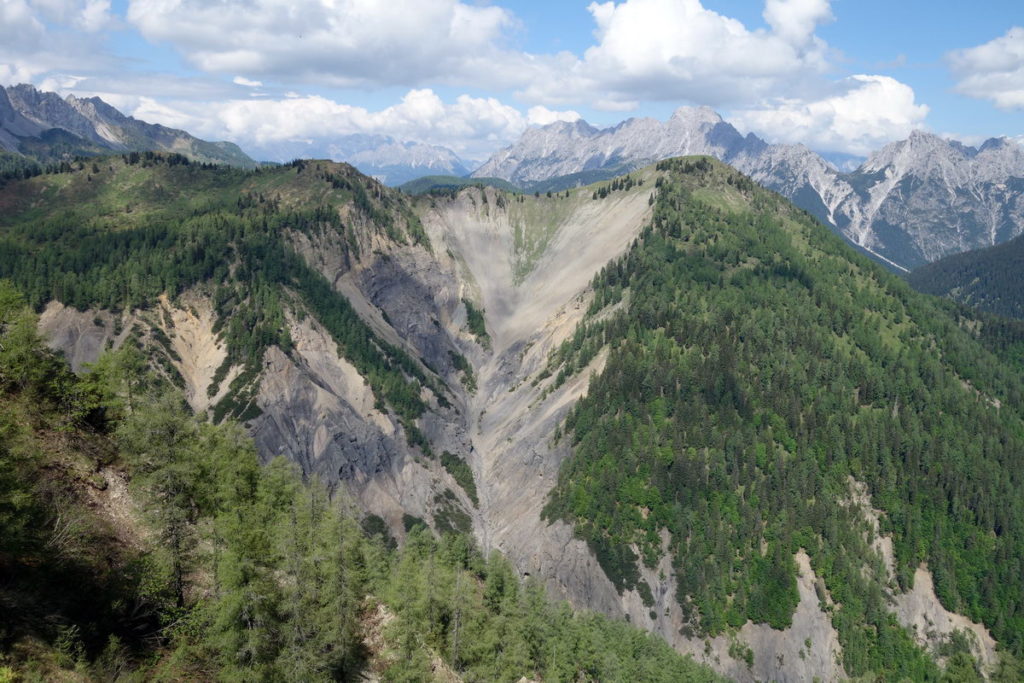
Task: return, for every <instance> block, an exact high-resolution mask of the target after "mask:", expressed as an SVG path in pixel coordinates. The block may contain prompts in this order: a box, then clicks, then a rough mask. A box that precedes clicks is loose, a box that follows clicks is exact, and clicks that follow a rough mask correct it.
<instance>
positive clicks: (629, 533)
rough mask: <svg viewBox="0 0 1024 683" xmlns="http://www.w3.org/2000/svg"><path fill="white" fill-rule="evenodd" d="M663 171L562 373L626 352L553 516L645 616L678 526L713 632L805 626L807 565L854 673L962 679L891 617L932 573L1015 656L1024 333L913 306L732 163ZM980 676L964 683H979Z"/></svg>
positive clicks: (1023, 485)
mask: <svg viewBox="0 0 1024 683" xmlns="http://www.w3.org/2000/svg"><path fill="white" fill-rule="evenodd" d="M658 168H659V170H661V171H663V173H664V176H663V178H662V179H660V180H659V181H658V183H657V188H656V195H655V199H654V213H653V218H652V221H651V223H650V225H649V226H648V227H646V228H645V229H644V230H643V232H642V234H641V235H640V236H639V238H638V239H637V240H636V242H635V243H634V245H633V247H632V248H631V249H630V250H629V251H628V253H627V254H626V255H625V256H623V257H622V258H620V259H618V260H616V261H614V262H613V263H611V264H609V265H608V266H606V267H605V268H604V269H603V271H602V272H601V273H600V274H599V275H598V276H597V277H596V278H595V280H594V283H593V290H594V299H593V303H592V305H591V307H590V310H589V313H588V317H587V318H586V319H585V321H584V323H583V324H581V325H580V327H579V328H578V329H577V331H576V333H575V335H574V337H573V338H572V339H571V340H569V341H568V342H566V343H565V344H564V345H563V347H562V348H561V349H560V350H558V351H557V352H556V354H555V355H554V356H553V358H552V361H551V363H550V365H549V367H548V369H547V370H546V371H545V372H546V373H552V374H556V378H555V380H554V381H555V382H556V383H561V382H562V381H564V380H565V379H566V378H567V377H568V376H569V375H571V374H573V373H575V372H578V371H580V370H581V369H583V368H585V367H587V365H588V364H589V362H590V361H591V360H592V359H593V358H595V356H596V355H597V353H598V352H599V351H600V350H601V349H602V348H608V349H609V355H608V358H607V362H606V364H605V366H604V369H603V371H602V372H600V374H598V375H596V376H595V377H593V378H592V379H591V381H590V385H589V390H588V393H587V395H586V396H585V397H584V398H583V399H581V400H580V402H579V403H578V404H577V405H576V407H575V408H574V409H573V410H572V412H571V414H570V415H569V417H568V418H567V420H566V424H565V430H564V431H565V434H564V436H563V437H562V438H564V439H567V440H569V442H570V443H571V444H572V446H573V454H572V456H571V457H570V458H569V459H568V460H567V461H566V462H565V463H564V464H563V466H562V470H561V473H560V477H559V482H558V484H557V486H556V488H555V490H554V491H553V493H552V496H551V499H550V502H549V504H548V506H547V507H546V510H545V514H546V515H547V516H548V518H549V519H557V518H561V519H565V520H567V521H569V522H571V523H572V524H573V525H574V526H575V529H576V533H577V534H578V535H579V536H580V537H582V538H583V539H585V540H586V541H587V542H588V543H589V545H590V547H591V548H592V549H593V551H594V552H595V554H596V555H597V558H598V560H599V561H600V563H601V566H602V567H603V568H604V570H605V572H606V573H607V574H608V576H609V578H611V579H612V581H613V582H614V583H615V585H616V586H617V587H618V588H619V590H620V591H622V590H625V589H632V588H635V589H637V590H638V591H639V593H640V595H641V596H642V597H643V598H644V600H645V602H648V603H649V604H650V603H651V590H650V587H649V586H648V585H647V584H646V583H644V582H643V581H642V580H641V578H640V574H639V571H638V567H639V565H640V563H644V564H646V565H647V566H648V567H654V566H655V563H656V562H657V560H658V558H659V557H660V556H661V553H662V552H663V549H662V541H661V538H660V535H659V532H660V531H661V530H663V529H667V530H668V531H669V533H670V542H669V546H668V550H667V551H668V552H669V553H670V555H671V557H672V562H673V566H674V568H675V572H676V576H677V579H678V592H677V596H676V598H677V600H678V602H679V604H680V606H681V607H682V609H683V611H684V614H685V616H686V617H687V619H688V626H687V627H686V629H685V630H687V631H688V632H689V633H690V634H693V635H700V634H709V635H711V634H718V633H722V632H723V631H727V630H729V629H734V628H738V627H739V626H741V625H742V624H744V623H745V622H746V621H747V620H748V619H749V620H752V621H754V622H758V623H767V624H770V625H771V626H772V627H774V628H784V627H786V626H788V625H789V623H790V621H791V618H792V614H793V610H794V608H795V606H796V604H797V601H798V595H797V591H796V582H795V572H796V568H795V565H794V563H793V561H792V558H793V555H794V553H796V552H797V551H798V550H799V549H805V550H806V552H807V553H808V554H809V555H810V558H811V562H812V567H813V569H814V571H815V573H816V574H817V575H818V576H819V577H821V578H822V579H823V580H824V587H825V588H826V589H827V591H828V593H829V595H830V596H831V599H832V600H833V601H834V602H835V606H832V607H829V606H827V605H826V601H825V599H824V597H823V596H821V595H819V597H820V598H821V599H822V606H823V607H825V608H826V609H827V610H828V611H829V612H830V616H831V619H832V623H833V625H834V626H835V628H836V629H837V631H838V634H839V637H840V641H841V643H842V646H843V665H844V667H845V670H846V672H847V673H848V674H850V675H853V676H861V675H868V674H871V675H873V676H879V677H881V678H884V679H886V680H897V679H902V678H909V679H912V680H937V679H938V678H939V677H940V676H941V675H942V674H941V672H940V670H939V669H938V667H937V665H936V664H935V661H934V659H933V658H932V657H933V656H934V655H936V654H937V653H934V652H933V653H929V654H930V655H931V656H929V654H926V653H925V652H924V651H923V650H922V649H921V648H920V647H919V646H917V645H916V644H915V642H914V641H913V639H912V637H911V635H910V634H909V633H908V631H907V630H906V629H904V628H903V627H901V626H900V625H899V624H898V623H897V621H896V619H895V617H894V616H893V615H892V614H891V612H890V610H889V609H888V597H887V595H889V594H891V593H892V592H893V591H900V590H905V589H907V588H908V587H909V584H910V582H911V581H912V579H913V573H914V570H915V568H916V567H917V566H918V565H919V564H921V563H927V566H928V568H929V570H930V571H931V572H932V574H933V576H934V582H935V589H936V592H937V595H938V596H939V598H940V599H941V601H942V603H943V604H944V605H945V606H946V607H947V608H948V609H951V610H954V611H957V612H959V613H962V614H965V615H967V616H968V617H970V618H971V619H973V620H976V621H980V622H982V623H984V624H985V625H986V626H987V627H988V628H989V629H990V630H991V632H992V634H993V636H994V637H995V638H996V639H997V640H998V641H999V643H1000V644H1001V646H1002V647H1003V648H1005V651H1006V652H1007V653H1012V656H1010V657H1008V658H1007V661H1011V660H1012V659H1013V656H1016V657H1019V656H1020V655H1021V653H1022V649H1024V584H1022V580H1021V577H1022V576H1024V480H1022V477H1024V470H1022V467H1021V465H1022V458H1024V420H1022V417H1024V380H1022V374H1021V366H1020V355H1019V352H1020V349H1021V342H1022V340H1024V328H1022V327H1021V326H1019V325H1015V324H1012V323H1009V322H1005V321H1004V322H1001V323H1000V324H992V325H988V324H981V323H980V322H979V320H978V319H977V318H976V317H974V316H972V314H971V313H970V312H969V311H967V310H966V309H962V308H959V307H957V306H956V305H955V304H952V303H949V304H947V303H944V302H941V301H939V300H937V299H933V298H930V297H926V296H923V295H920V294H917V293H915V292H913V291H912V290H911V289H910V288H909V287H908V286H907V284H906V283H905V282H904V281H903V280H901V279H899V278H897V277H895V276H893V275H890V274H888V273H886V272H884V271H883V269H881V268H880V267H878V266H876V265H874V264H872V263H870V262H869V261H868V260H867V259H865V258H862V257H860V256H858V255H856V254H854V253H853V252H852V251H851V250H850V249H848V248H846V247H845V246H844V245H843V244H842V243H841V241H840V240H839V239H838V238H837V237H835V236H834V235H832V234H831V233H829V231H828V230H827V229H825V228H824V227H823V226H821V225H820V224H819V223H817V222H816V221H815V220H814V219H813V218H811V217H810V216H809V215H807V214H806V213H804V212H801V211H799V210H797V209H795V208H794V207H792V206H791V205H790V204H788V203H787V202H785V201H784V200H783V199H782V198H781V197H779V196H777V195H775V194H773V193H770V192H767V191H765V190H762V189H760V188H758V187H757V186H755V185H754V184H753V183H752V182H751V181H750V180H749V179H747V178H745V177H744V176H742V175H740V174H738V173H736V172H735V171H733V170H731V169H729V168H728V167H726V166H724V165H722V164H720V163H718V162H714V161H712V160H710V159H688V160H670V161H667V162H661V163H660V164H659V165H658ZM627 293H628V297H627V296H626V294H627ZM616 304H621V305H619V306H618V307H617V308H610V307H612V306H614V305H616ZM608 311H611V313H608ZM857 482H863V483H864V484H866V485H867V487H868V491H869V493H870V496H871V500H872V504H873V505H874V506H875V507H876V508H878V509H880V510H881V511H882V513H883V514H882V518H881V524H882V529H881V531H882V533H884V534H888V535H891V537H892V539H893V542H894V547H895V556H896V557H895V559H896V572H895V577H893V578H892V581H890V579H889V577H888V576H887V572H886V570H885V568H884V566H883V565H882V563H881V558H880V557H879V556H878V555H877V554H876V553H874V552H873V551H871V550H870V547H869V542H870V540H871V539H870V534H869V533H868V532H867V531H866V527H865V525H864V522H863V520H862V518H861V517H860V514H859V513H858V512H857V511H856V509H855V508H854V507H853V506H852V505H850V500H851V497H852V496H853V491H852V488H853V487H854V486H856V485H857ZM631 547H636V548H638V549H639V555H638V554H637V553H634V552H633V551H632V550H631ZM946 647H947V654H948V653H949V648H952V651H956V649H957V647H956V644H955V643H948V644H947V646H946ZM970 661H971V660H970V658H969V657H967V656H966V655H965V654H964V653H963V652H961V653H960V655H959V656H958V657H954V658H953V659H952V660H950V662H951V664H950V665H949V666H950V667H951V668H950V669H948V670H947V674H946V675H949V676H953V677H954V678H957V677H965V678H967V679H970V678H972V677H976V676H977V672H976V670H975V669H974V665H973V664H972V663H970ZM1011 666H1012V664H1011ZM1005 675H1007V676H1008V677H1009V678H1010V679H1012V678H1013V675H1012V674H1005Z"/></svg>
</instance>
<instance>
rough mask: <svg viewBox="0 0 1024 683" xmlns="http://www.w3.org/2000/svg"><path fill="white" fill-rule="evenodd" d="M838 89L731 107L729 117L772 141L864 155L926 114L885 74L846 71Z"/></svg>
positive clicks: (902, 134) (908, 91)
mask: <svg viewBox="0 0 1024 683" xmlns="http://www.w3.org/2000/svg"><path fill="white" fill-rule="evenodd" d="M838 89H839V92H837V93H835V94H832V95H830V96H827V97H823V98H821V99H817V100H811V101H802V100H776V101H773V102H771V103H770V105H766V106H764V107H759V108H748V109H739V110H734V111H733V112H732V116H731V120H732V121H733V122H734V123H736V125H737V126H739V127H740V128H743V129H746V130H752V131H755V132H757V133H759V134H760V135H763V136H764V137H766V138H768V139H769V140H771V141H772V142H789V143H798V142H802V143H804V144H806V145H807V146H809V147H811V148H814V149H818V150H824V151H840V152H847V153H850V154H858V155H866V154H869V153H870V152H872V151H873V150H875V149H878V148H879V147H881V146H882V145H884V144H885V143H887V142H890V141H892V140H896V139H899V138H903V137H906V136H907V135H909V134H910V133H911V131H913V130H914V129H916V128H920V127H921V126H922V125H923V124H924V119H925V117H926V116H927V115H928V107H927V105H924V104H917V103H916V102H915V97H914V91H913V89H912V88H911V87H910V86H908V85H906V84H904V83H901V82H899V81H897V80H895V79H893V78H890V77H888V76H868V75H858V76H851V77H850V78H848V79H845V80H843V81H842V82H841V83H839V84H838Z"/></svg>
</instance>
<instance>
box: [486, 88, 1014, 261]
mask: <svg viewBox="0 0 1024 683" xmlns="http://www.w3.org/2000/svg"><path fill="white" fill-rule="evenodd" d="M690 154H705V155H709V156H712V157H715V158H717V159H720V160H722V161H724V162H726V163H728V164H730V165H732V166H733V167H735V168H737V169H738V170H740V171H742V172H743V173H746V174H747V175H749V176H751V177H752V178H753V179H754V180H756V181H757V182H759V183H761V184H762V185H764V186H765V187H767V188H769V189H772V190H775V191H777V192H779V193H780V194H782V195H783V196H785V197H787V198H788V199H791V200H792V201H793V202H794V203H795V204H797V205H798V206H800V207H801V208H803V209H805V210H807V211H809V212H810V213H812V214H814V215H815V216H816V217H817V218H819V219H820V220H822V221H823V222H825V223H826V224H828V225H830V226H832V227H833V228H834V229H835V230H836V231H837V232H838V233H839V234H841V235H842V236H844V237H846V238H847V239H848V240H850V241H851V242H852V243H854V244H856V245H857V246H859V247H861V248H863V249H864V250H866V251H867V252H869V253H871V254H873V255H875V256H876V257H878V258H880V259H881V260H883V261H885V262H887V263H889V264H890V265H891V266H893V267H895V268H897V269H900V270H910V269H912V268H914V267H916V266H919V265H922V264H924V263H928V262H930V261H934V260H936V259H938V258H941V257H943V256H946V255H948V254H954V253H959V252H962V251H966V250H969V249H976V248H979V247H984V246H991V245H993V244H998V243H1000V242H1004V241H1006V240H1009V239H1012V238H1013V237H1015V236H1017V235H1019V234H1021V232H1024V148H1022V147H1021V145H1020V144H1018V143H1016V142H1013V141H1011V140H1009V139H1007V138H993V139H990V140H988V141H986V142H985V143H984V144H983V145H981V146H980V147H978V148H974V147H969V146H966V145H963V144H961V143H959V142H956V141H952V140H945V139H943V138H940V137H938V136H936V135H931V134H928V133H923V132H915V133H913V134H911V136H910V137H909V138H908V139H906V140H902V141H899V142H894V143H891V144H889V145H886V146H885V147H884V148H882V149H881V150H880V151H878V152H876V153H874V154H872V155H871V156H870V157H869V158H868V159H867V160H866V161H864V162H863V163H862V164H860V165H859V166H858V167H857V168H856V169H855V170H852V171H844V170H841V169H843V168H848V167H849V165H850V164H851V162H853V163H856V158H851V157H841V158H840V157H836V158H833V159H831V160H830V161H826V159H825V158H823V157H822V156H821V155H819V154H817V153H815V152H813V151H811V150H810V149H808V148H807V147H805V146H804V145H771V144H768V143H767V142H765V141H764V140H762V139H761V138H759V137H757V136H756V135H753V134H748V135H746V136H744V135H742V134H741V133H740V132H739V131H738V130H737V129H736V128H735V127H733V126H732V125H731V124H729V123H727V122H726V121H724V120H723V119H722V117H721V116H719V115H718V114H717V113H715V112H714V111H713V110H711V109H709V108H707V107H683V108H681V109H679V110H677V111H676V112H675V113H674V114H673V115H672V117H671V118H670V119H669V120H668V121H666V122H664V123H662V122H660V121H657V120H654V119H650V118H640V119H629V120H627V121H623V122H622V123H620V124H618V125H616V126H613V127H611V128H605V129H597V128H595V127H593V126H591V125H590V124H588V123H586V122H585V121H582V120H581V121H576V122H574V123H566V122H557V123H552V124H550V125H548V126H544V127H541V128H531V129H529V130H528V131H526V132H525V133H524V134H523V136H522V137H521V138H520V140H519V141H518V142H517V143H516V144H514V145H512V146H511V147H507V148H505V149H503V150H501V151H499V152H497V153H496V154H495V155H494V156H492V157H491V159H490V160H488V161H487V162H486V163H485V164H483V165H482V166H481V167H480V168H478V169H477V170H476V171H474V173H473V175H474V176H477V177H497V178H504V179H506V180H509V181H511V182H513V183H516V184H518V185H520V186H523V187H524V188H527V189H550V190H558V189H564V188H566V187H571V186H574V185H578V184H585V183H589V182H594V181H596V180H601V179H605V178H611V177H613V176H615V175H618V174H620V173H624V172H627V171H629V170H632V169H635V168H639V167H642V166H645V165H647V164H650V163H652V162H654V161H657V160H660V159H665V158H668V157H673V156H684V155H690ZM833 162H834V163H833ZM837 164H838V167H837Z"/></svg>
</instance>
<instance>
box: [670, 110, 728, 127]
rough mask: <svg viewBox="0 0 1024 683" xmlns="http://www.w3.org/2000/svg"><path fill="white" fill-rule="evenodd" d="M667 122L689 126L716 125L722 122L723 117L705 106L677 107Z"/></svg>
mask: <svg viewBox="0 0 1024 683" xmlns="http://www.w3.org/2000/svg"><path fill="white" fill-rule="evenodd" d="M668 122H669V124H683V125H685V126H687V127H689V128H695V127H697V126H701V125H706V126H716V125H718V124H719V123H723V122H724V119H722V117H721V116H720V115H719V113H718V112H717V111H715V110H714V109H712V108H711V107H707V106H700V107H679V108H678V109H676V110H675V111H674V112H673V113H672V116H671V117H669V120H668Z"/></svg>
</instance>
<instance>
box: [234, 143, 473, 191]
mask: <svg viewBox="0 0 1024 683" xmlns="http://www.w3.org/2000/svg"><path fill="white" fill-rule="evenodd" d="M250 152H252V153H253V154H255V155H256V156H257V157H259V158H260V159H267V160H270V161H279V162H286V161H291V160H292V159H330V160H332V161H344V162H346V163H349V164H352V165H353V166H355V167H356V168H358V169H359V170H360V171H361V172H362V173H365V174H366V175H369V176H373V177H375V178H377V179H378V180H380V181H381V182H382V183H385V184H387V185H391V186H397V185H401V184H403V183H407V182H409V181H411V180H416V179H417V178H422V177H424V176H432V175H444V176H459V177H461V176H467V175H469V172H470V170H471V168H473V166H475V165H477V164H475V163H473V162H467V161H464V160H463V159H460V158H459V156H458V155H457V154H456V153H455V152H453V151H452V150H450V149H448V148H447V147H440V146H438V145H427V144H424V143H422V142H411V141H400V140H396V139H395V138H393V137H391V136H388V135H368V134H363V133H356V134H353V135H342V136H337V137H322V138H315V139H311V140H285V141H281V142H274V143H267V144H264V145H261V146H258V147H253V148H250Z"/></svg>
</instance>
